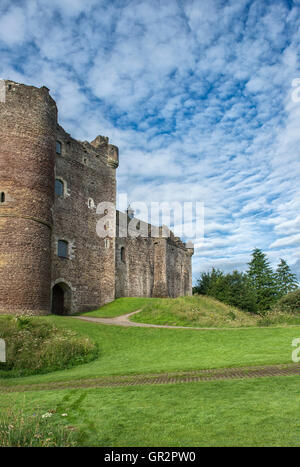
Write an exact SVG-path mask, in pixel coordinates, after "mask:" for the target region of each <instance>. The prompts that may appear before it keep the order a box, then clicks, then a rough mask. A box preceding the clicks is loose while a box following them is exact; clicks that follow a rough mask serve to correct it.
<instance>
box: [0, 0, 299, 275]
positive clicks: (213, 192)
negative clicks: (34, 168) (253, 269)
mask: <svg viewBox="0 0 300 467" xmlns="http://www.w3.org/2000/svg"><path fill="white" fill-rule="evenodd" d="M299 26H300V0H294V1H292V0H271V1H268V0H238V1H236V0H228V1H227V0H226V1H225V0H210V1H206V0H205V1H204V0H161V1H159V0H122V1H121V0H51V2H49V1H48V0H22V1H21V0H20V1H18V0H1V3H0V57H1V60H0V77H1V78H2V79H12V80H14V81H17V82H21V83H25V84H30V85H34V86H38V87H40V86H43V85H45V86H47V87H48V88H49V89H50V92H51V95H52V96H53V98H54V99H55V100H56V102H57V106H58V109H59V122H60V124H61V125H62V126H63V127H64V128H65V130H66V131H68V132H70V133H71V135H72V136H73V137H74V138H76V139H80V140H88V141H92V140H93V139H94V138H95V137H96V136H97V135H98V134H101V135H105V136H108V137H109V138H110V142H111V143H112V144H115V145H117V146H118V147H119V151H120V166H119V169H118V171H117V178H118V190H119V192H120V193H121V192H122V193H125V192H126V193H127V194H128V198H129V199H130V200H133V201H147V202H151V201H160V202H161V201H163V202H171V201H172V202H174V201H175V202H179V203H184V202H191V201H192V202H195V201H198V202H203V203H204V206H205V224H204V227H205V235H204V240H203V241H199V242H196V245H195V247H196V248H195V254H194V257H193V273H194V280H195V279H196V278H197V277H199V275H200V273H201V272H202V271H207V270H208V269H209V268H211V267H213V266H214V267H217V268H221V269H223V270H224V271H231V270H233V269H239V270H245V269H246V268H247V263H248V262H249V259H250V255H251V251H252V250H253V249H254V248H261V249H262V250H263V251H264V252H265V253H266V254H267V255H268V257H269V259H270V261H271V263H272V265H273V266H274V267H275V266H276V264H278V262H279V258H284V259H286V260H287V261H288V263H289V264H290V265H291V266H292V268H293V271H294V272H296V273H297V274H298V278H299V279H300V248H299V245H300V183H299V176H300V144H299V143H300V134H299V133H300V132H299V128H300V60H299V59H300V47H299V43H300V28H299ZM297 79H298V81H297Z"/></svg>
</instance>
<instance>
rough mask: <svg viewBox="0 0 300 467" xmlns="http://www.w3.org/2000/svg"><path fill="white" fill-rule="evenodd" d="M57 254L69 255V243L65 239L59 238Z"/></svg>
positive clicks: (61, 256)
mask: <svg viewBox="0 0 300 467" xmlns="http://www.w3.org/2000/svg"><path fill="white" fill-rule="evenodd" d="M57 255H58V256H59V257H60V258H68V257H69V244H68V242H66V241H65V240H58V243H57Z"/></svg>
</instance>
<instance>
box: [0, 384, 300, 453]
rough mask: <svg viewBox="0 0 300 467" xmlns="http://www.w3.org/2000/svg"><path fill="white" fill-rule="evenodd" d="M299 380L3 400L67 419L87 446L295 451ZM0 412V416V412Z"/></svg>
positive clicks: (108, 390)
mask: <svg viewBox="0 0 300 467" xmlns="http://www.w3.org/2000/svg"><path fill="white" fill-rule="evenodd" d="M299 381H300V378H299V376H289V377H273V378H263V379H253V380H236V381H215V382H202V383H190V384H174V385H165V386H137V387H123V388H105V389H104V388H103V389H74V390H62V391H40V392H29V393H24V394H21V393H12V394H2V395H1V409H0V411H5V410H6V408H7V407H11V406H14V407H16V408H18V407H24V410H25V411H26V412H27V414H28V417H29V416H30V415H32V413H33V412H35V411H37V410H39V411H42V412H47V411H49V410H55V411H56V412H57V413H67V414H68V415H67V417H66V418H67V422H68V424H70V425H71V426H75V427H76V428H77V429H78V430H80V431H81V433H84V436H83V437H82V438H81V444H82V445H84V446H112V447H113V446H128V447H129V446H157V447H160V446H174V447H175V446H183V447H185V446H188V447H189V446H299V445H300V394H299ZM0 413H1V412H0Z"/></svg>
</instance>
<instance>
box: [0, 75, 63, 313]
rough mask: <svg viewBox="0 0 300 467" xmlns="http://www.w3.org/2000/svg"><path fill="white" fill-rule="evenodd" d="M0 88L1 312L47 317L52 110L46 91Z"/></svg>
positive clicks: (14, 86) (11, 85)
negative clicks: (44, 315) (0, 90)
mask: <svg viewBox="0 0 300 467" xmlns="http://www.w3.org/2000/svg"><path fill="white" fill-rule="evenodd" d="M0 84H1V86H2V88H1V89H2V92H1V94H0V97H1V98H0V313H25V312H31V313H34V314H46V313H49V312H50V289H51V231H52V207H53V201H54V163H55V141H56V137H55V135H56V127H57V108H56V104H55V102H54V100H53V99H52V98H51V97H50V96H49V90H48V89H47V88H45V87H42V88H40V89H38V88H35V87H32V86H25V85H21V84H18V83H14V82H13V81H1V83H0Z"/></svg>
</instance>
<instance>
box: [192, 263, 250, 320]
mask: <svg viewBox="0 0 300 467" xmlns="http://www.w3.org/2000/svg"><path fill="white" fill-rule="evenodd" d="M194 293H200V294H203V295H210V296H211V297H214V298H216V299H217V300H220V301H221V302H224V303H227V305H232V306H236V307H238V308H240V309H242V310H245V311H249V312H252V313H255V312H257V304H256V294H255V290H254V287H253V286H252V283H251V281H250V280H249V278H248V276H247V274H243V273H241V272H238V271H233V272H232V273H228V274H224V273H223V272H222V271H220V270H219V269H215V268H213V269H212V271H211V272H204V273H202V274H201V278H200V279H199V280H198V282H197V286H196V287H194Z"/></svg>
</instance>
